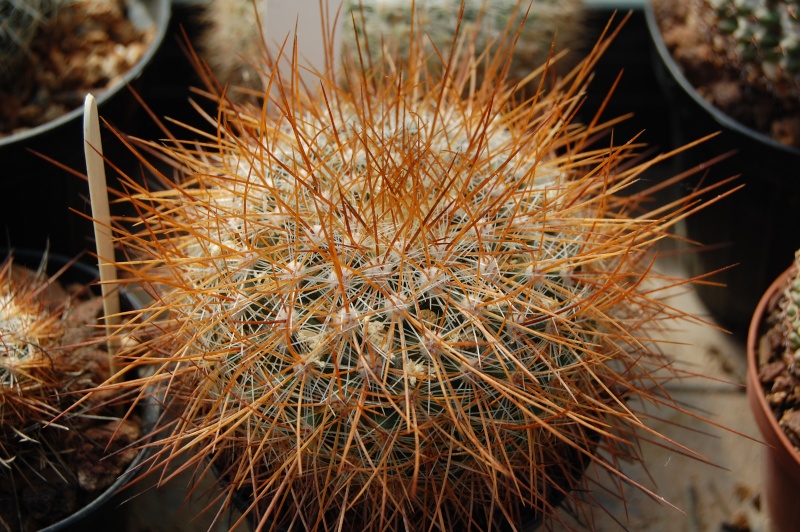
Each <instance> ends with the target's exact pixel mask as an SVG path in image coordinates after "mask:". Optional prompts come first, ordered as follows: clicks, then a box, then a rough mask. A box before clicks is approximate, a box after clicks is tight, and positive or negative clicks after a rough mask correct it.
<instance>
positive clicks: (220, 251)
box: [103, 23, 692, 530]
mask: <svg viewBox="0 0 800 532" xmlns="http://www.w3.org/2000/svg"><path fill="white" fill-rule="evenodd" d="M515 31H516V26H514V25H513V23H512V25H511V27H510V29H509V34H510V35H511V36H512V37H513V36H514V32H515ZM425 32H426V31H425V28H424V27H420V30H419V32H412V33H411V34H410V35H409V39H415V42H416V43H417V44H418V45H419V46H416V47H414V49H415V50H416V53H413V54H411V56H410V57H408V59H407V63H404V62H403V60H402V59H399V58H398V59H396V61H397V63H395V64H393V65H392V66H391V67H390V68H383V67H381V66H380V65H379V66H378V67H377V68H376V70H375V71H371V70H370V71H366V72H364V71H352V70H351V71H347V72H346V73H345V74H344V77H346V79H347V83H346V85H347V86H348V87H358V88H359V90H357V91H353V92H348V91H346V90H343V89H342V88H341V86H340V85H337V79H339V78H340V76H339V73H336V72H327V73H325V75H324V77H322V78H321V79H320V86H319V87H314V88H313V89H314V90H312V89H309V92H304V90H303V89H301V86H300V85H298V84H296V83H293V81H292V80H293V77H292V76H290V77H288V78H283V77H282V75H281V72H280V70H279V69H278V68H277V66H272V65H265V66H264V67H263V68H264V73H265V76H266V78H267V82H268V84H269V87H270V89H269V90H265V91H264V93H263V98H264V101H263V102H261V104H260V105H255V106H251V105H249V104H247V103H245V104H236V103H232V102H231V101H230V100H228V99H226V98H221V97H220V98H219V101H218V102H217V103H218V105H219V112H218V115H216V116H218V117H219V119H220V122H219V123H218V124H216V131H212V132H209V133H207V134H206V135H205V139H204V140H202V141H201V142H199V143H198V142H195V141H191V142H186V143H184V142H180V141H176V142H175V143H174V144H171V145H169V146H165V145H161V144H159V143H155V142H153V143H145V144H147V145H148V146H149V148H153V149H156V150H159V151H160V152H161V153H162V156H163V157H164V158H166V159H169V160H171V161H172V162H173V163H174V166H175V167H176V168H182V169H183V172H184V173H183V175H181V176H179V177H170V176H167V175H164V174H160V173H158V174H156V175H155V178H157V180H158V181H159V182H161V183H163V184H165V185H167V186H166V188H165V189H164V190H151V189H149V188H143V187H142V186H141V185H139V184H137V180H135V179H126V187H125V189H126V190H125V191H124V192H123V193H122V195H123V196H124V197H125V198H126V199H127V202H129V204H130V205H131V206H132V207H133V209H134V210H135V212H137V213H138V215H137V216H136V217H134V219H133V220H131V219H120V220H119V221H120V224H119V225H117V226H115V227H117V230H118V233H117V234H118V238H119V243H120V245H121V246H122V247H123V249H124V250H125V251H126V253H127V254H128V256H129V257H130V260H127V261H120V262H119V263H118V267H119V268H120V269H121V270H123V271H125V272H126V276H125V278H126V279H127V282H130V283H135V284H141V285H144V286H145V287H147V288H148V289H149V290H151V291H152V294H153V296H154V299H153V303H152V304H151V305H150V306H148V307H147V308H144V309H142V310H141V311H140V312H135V313H133V315H132V317H131V320H130V321H129V322H128V323H127V324H125V325H124V326H123V328H122V329H121V330H120V332H119V334H120V335H123V334H124V335H127V336H129V337H131V338H133V339H134V340H135V341H129V342H126V344H125V345H126V346H127V347H126V348H125V349H123V350H121V351H120V352H119V357H120V358H121V359H124V360H126V361H127V365H126V367H125V368H124V369H123V370H122V371H123V373H124V374H125V375H128V374H129V373H132V372H133V371H135V370H138V369H141V370H144V372H143V373H144V375H146V376H145V377H142V378H139V379H129V380H125V379H124V378H123V375H119V376H117V377H116V378H114V379H113V380H112V381H110V382H109V384H108V385H107V386H106V387H104V388H103V389H123V390H124V389H127V388H129V387H135V389H145V388H150V387H152V388H151V389H160V390H161V392H160V394H159V396H163V397H164V400H165V403H166V404H165V408H166V411H168V412H170V413H171V414H172V416H170V418H169V419H168V420H167V419H165V420H163V421H164V423H165V424H164V425H162V426H161V427H157V428H156V432H157V433H158V434H160V435H161V437H160V439H159V441H158V442H155V444H154V445H155V446H156V447H155V454H154V455H153V459H152V462H151V466H152V467H153V468H154V469H161V468H162V467H164V468H169V466H170V465H171V464H174V463H175V462H176V461H178V460H180V461H181V466H180V467H181V468H182V469H185V468H193V467H196V468H197V469H198V470H208V469H209V468H210V467H213V468H214V469H215V470H216V471H218V472H219V474H220V475H221V477H222V478H223V489H224V490H225V495H224V496H225V497H226V500H227V501H228V502H230V501H231V500H233V497H234V495H235V493H236V492H239V491H242V492H244V493H246V494H247V495H249V496H250V499H249V500H250V502H251V505H250V507H249V508H248V511H252V512H253V513H254V514H255V515H256V519H257V520H258V522H259V526H260V527H265V528H266V527H268V526H270V523H278V524H280V525H283V526H285V527H287V528H288V529H292V528H305V529H316V528H319V529H328V528H330V529H337V528H338V529H341V530H355V529H358V530H385V529H406V530H429V529H442V530H467V529H485V528H487V527H495V526H498V525H499V524H500V523H503V522H511V523H513V524H514V526H517V527H520V526H521V525H522V523H524V522H525V519H526V518H530V517H532V516H539V517H542V518H545V519H557V517H555V515H556V513H555V505H556V504H557V503H558V501H559V500H561V499H563V498H564V497H567V498H570V499H571V500H573V501H574V502H575V504H581V503H583V502H587V501H588V502H591V497H590V496H585V488H586V486H585V483H584V481H583V480H581V479H582V472H583V469H584V467H587V465H588V467H593V468H597V469H598V470H607V471H610V472H611V473H612V474H617V475H619V476H620V478H622V479H624V474H623V473H621V472H620V471H619V469H618V468H619V462H620V461H621V460H625V459H628V458H630V459H633V460H636V458H637V456H636V453H637V451H636V449H637V434H638V433H639V432H640V431H644V432H646V433H647V438H653V439H655V440H657V441H658V442H659V444H660V445H665V446H673V445H675V444H674V443H673V442H672V441H670V440H669V439H667V438H666V437H663V436H660V435H659V434H657V433H655V432H654V431H653V430H652V429H650V428H648V427H647V426H646V425H645V423H644V420H646V419H647V418H648V417H649V416H648V414H647V413H646V407H645V406H642V405H643V404H649V405H659V406H661V407H663V408H667V409H671V410H677V411H681V407H680V406H678V405H676V404H675V403H674V402H673V401H671V400H670V399H669V397H667V396H666V395H665V394H666V391H665V389H664V387H663V386H662V385H663V384H664V383H665V382H666V381H669V380H672V379H675V378H676V377H679V376H680V371H679V370H677V369H675V368H673V367H672V366H671V364H670V359H669V358H668V357H667V356H665V355H664V354H662V353H661V351H660V349H659V347H658V345H657V344H655V343H654V341H653V340H651V339H650V338H651V335H652V333H653V332H654V331H656V330H658V329H659V327H661V326H662V325H663V326H666V325H665V323H669V324H670V326H672V324H673V321H674V320H675V319H692V317H691V316H688V315H685V314H682V313H681V311H679V310H677V309H675V308H672V307H671V306H670V305H669V303H667V302H664V301H662V300H661V299H659V297H658V295H659V293H660V292H661V291H662V290H666V289H668V288H670V287H674V286H678V285H683V284H684V283H686V280H685V279H670V278H665V277H663V276H661V275H660V274H658V273H656V271H655V270H654V268H653V260H654V258H655V251H656V247H657V244H658V242H659V241H662V240H664V239H666V238H668V237H669V229H670V227H671V226H672V225H673V224H675V223H676V222H677V221H678V220H680V219H681V218H682V217H683V216H685V215H686V208H685V206H684V204H683V203H676V204H670V205H667V206H663V207H659V208H655V209H653V210H647V209H646V208H644V206H643V205H642V201H643V200H644V199H645V198H646V197H647V195H648V193H649V192H650V191H646V192H644V193H625V190H626V188H627V187H628V185H630V184H632V183H633V182H635V181H636V179H637V178H638V177H639V176H640V175H641V174H642V172H644V171H645V170H646V169H647V168H648V167H649V165H650V164H651V163H648V162H644V163H640V164H632V163H631V158H632V157H634V155H635V154H634V151H635V150H634V146H633V145H632V144H623V145H615V146H614V147H605V148H603V147H590V146H589V143H590V139H594V138H597V137H598V135H599V134H600V133H602V132H603V131H606V130H607V128H608V127H610V125H611V124H608V123H607V124H604V125H602V126H600V125H596V124H594V123H592V125H590V126H587V127H584V126H580V125H578V124H572V123H571V120H572V118H573V117H574V116H575V113H576V111H577V108H578V102H579V101H580V98H581V95H582V93H583V91H584V90H585V89H586V85H587V83H588V80H589V78H590V76H591V74H590V72H591V69H592V68H593V66H594V65H595V64H596V61H597V59H598V57H599V55H600V54H601V53H602V51H603V50H604V49H605V47H607V45H608V41H607V40H604V41H602V42H601V43H600V44H598V45H597V46H596V47H595V48H594V50H593V51H592V53H591V54H590V56H589V57H588V58H587V59H586V60H585V62H584V64H583V67H582V68H581V69H578V70H576V71H575V72H576V74H575V75H574V76H573V77H572V78H571V79H569V80H565V81H558V82H556V86H555V87H554V90H553V91H549V92H548V93H547V95H546V96H545V95H542V94H541V93H536V95H535V96H533V97H531V98H529V99H527V100H526V101H525V102H524V103H523V104H522V105H519V106H516V105H513V103H514V102H515V100H517V99H518V96H519V95H518V93H517V92H516V91H517V90H518V89H517V88H512V87H513V84H511V83H509V82H507V80H506V78H505V77H504V74H503V63H504V61H505V58H507V57H508V52H509V51H510V49H506V48H504V47H503V46H498V47H497V51H496V52H495V53H494V54H493V55H492V56H491V57H488V58H486V59H485V62H486V65H487V66H486V68H485V70H484V79H483V82H482V83H479V84H475V83H474V77H473V76H472V74H473V69H472V68H471V65H472V62H471V61H470V58H471V55H470V53H471V51H470V50H468V49H463V50H462V51H461V52H460V54H459V55H458V56H453V57H451V58H450V59H449V67H451V68H447V69H445V72H447V73H446V74H444V73H443V71H442V69H438V68H430V65H429V63H428V57H429V56H428V54H427V53H426V52H425V51H424V50H423V46H421V43H423V42H424V39H425V37H424V36H423V33H425ZM453 38H455V36H453ZM509 46H511V45H509ZM286 53H287V54H289V55H291V54H290V52H289V51H288V50H287V51H286ZM394 67H396V68H394ZM391 72H393V73H394V74H393V75H391V74H390V73H391ZM545 76H546V74H545ZM548 79H549V78H548ZM150 168H151V169H154V170H155V167H153V166H150ZM155 171H156V172H157V170H155ZM688 201H689V202H691V201H692V198H689V199H688ZM130 222H134V223H133V224H132V225H130ZM126 228H127V229H126ZM161 394H163V395H161ZM635 399H640V400H642V401H641V402H639V401H636V400H635ZM630 400H634V401H631V402H629V401H630ZM638 409H643V410H638ZM676 449H677V447H676ZM679 452H681V453H685V452H690V451H687V450H686V449H685V448H682V447H681V448H680V451H679ZM184 459H185V460H186V462H184V461H183V460H184ZM167 476H168V475H167ZM620 484H622V482H620ZM574 488H578V489H577V491H574V492H573V491H572V490H573V489H574Z"/></svg>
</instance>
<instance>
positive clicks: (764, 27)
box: [704, 0, 800, 98]
mask: <svg viewBox="0 0 800 532" xmlns="http://www.w3.org/2000/svg"><path fill="white" fill-rule="evenodd" d="M704 1H705V4H706V5H707V6H708V7H709V8H710V9H711V10H712V12H713V16H714V17H715V18H716V20H713V21H712V26H711V27H716V28H719V31H720V33H721V34H722V35H724V36H725V37H724V43H725V46H724V49H725V50H726V52H727V56H728V58H729V59H730V60H731V61H732V62H733V64H735V65H738V66H739V68H741V69H742V71H743V72H744V74H745V75H746V76H747V79H748V81H749V82H750V83H752V84H754V85H757V86H768V87H770V88H771V89H772V90H773V91H774V92H775V93H776V94H778V95H783V94H785V93H787V92H788V93H789V94H791V95H792V96H793V97H795V98H797V97H798V95H800V18H799V17H800V1H798V0H704Z"/></svg>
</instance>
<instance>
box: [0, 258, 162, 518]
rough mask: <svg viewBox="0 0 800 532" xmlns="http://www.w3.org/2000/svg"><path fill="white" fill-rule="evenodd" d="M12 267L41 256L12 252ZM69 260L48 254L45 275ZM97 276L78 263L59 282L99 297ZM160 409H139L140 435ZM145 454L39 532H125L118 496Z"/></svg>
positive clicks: (127, 302) (128, 300)
mask: <svg viewBox="0 0 800 532" xmlns="http://www.w3.org/2000/svg"><path fill="white" fill-rule="evenodd" d="M11 254H12V255H13V257H14V263H15V264H20V265H23V266H26V267H28V268H30V269H34V270H35V269H37V268H38V267H39V265H40V264H42V252H41V251H37V250H28V249H14V250H12V251H11ZM8 255H9V250H7V249H0V260H2V259H4V258H5V257H7V256H8ZM70 262H71V260H70V259H69V258H67V257H65V256H62V255H58V254H52V253H49V254H48V257H47V262H46V271H47V273H48V274H50V275H53V274H55V273H56V272H58V271H59V270H60V269H61V268H62V267H64V266H65V265H67V264H69V263H70ZM98 276H99V273H98V271H97V268H92V267H91V266H89V265H87V264H85V263H81V262H74V263H73V264H72V265H71V266H70V267H69V268H68V269H67V270H65V271H64V272H63V273H62V274H61V275H60V276H59V282H61V283H63V284H70V283H82V284H87V285H91V284H92V283H94V285H93V286H92V289H93V291H95V292H96V293H97V294H98V295H99V293H100V288H99V285H97V284H96V283H95V281H96V280H97V279H98ZM121 295H122V304H123V307H127V308H136V307H139V306H141V302H140V301H138V300H137V299H136V297H135V296H133V295H131V294H127V293H125V292H123V293H122V294H121ZM160 412H161V407H160V406H159V405H158V404H157V402H156V401H155V399H149V400H148V401H147V402H146V403H144V404H143V405H142V406H141V407H140V411H139V414H140V415H141V416H142V420H143V426H142V429H143V433H147V432H149V431H151V430H152V427H153V426H154V425H155V422H156V420H157V418H158V416H159V415H160ZM147 454H148V451H147V450H146V449H145V450H142V451H140V452H139V454H138V455H137V456H136V458H135V459H134V460H133V462H131V464H130V465H129V466H128V468H127V469H126V470H125V472H123V473H122V475H120V476H119V477H118V478H117V479H116V480H115V481H114V483H113V484H112V485H111V486H109V487H108V488H106V489H105V490H103V491H102V492H101V493H100V494H99V495H97V497H95V498H94V499H92V500H91V501H89V502H88V503H87V504H85V505H84V506H83V507H81V508H80V509H79V510H78V511H76V512H75V513H73V514H71V515H68V516H67V517H64V518H63V519H61V520H59V521H57V522H55V523H52V524H51V525H49V526H47V527H45V528H43V529H41V530H40V532H79V531H86V530H124V529H125V523H126V515H125V512H124V506H123V505H122V504H123V503H124V502H125V499H124V498H123V497H122V496H121V495H120V491H121V490H122V489H123V488H124V487H125V486H126V485H127V484H128V483H129V482H131V481H132V480H133V478H134V476H135V475H136V474H137V469H138V467H139V465H140V464H141V463H142V461H143V460H144V459H145V458H146V456H147Z"/></svg>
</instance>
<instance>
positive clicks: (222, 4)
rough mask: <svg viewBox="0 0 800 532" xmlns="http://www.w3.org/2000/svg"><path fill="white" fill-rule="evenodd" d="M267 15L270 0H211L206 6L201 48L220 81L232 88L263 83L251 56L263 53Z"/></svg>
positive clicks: (204, 8) (202, 15)
mask: <svg viewBox="0 0 800 532" xmlns="http://www.w3.org/2000/svg"><path fill="white" fill-rule="evenodd" d="M266 16H267V0H259V1H257V2H253V0H210V1H209V2H208V3H207V4H206V5H205V7H203V10H202V11H201V18H202V20H203V22H204V24H205V28H204V30H203V32H202V34H201V39H200V41H201V45H200V48H201V51H202V52H203V58H204V59H205V60H206V61H208V66H209V68H210V70H211V72H212V73H213V74H214V77H215V78H216V79H217V81H218V82H219V83H220V84H222V85H228V86H230V87H234V86H235V87H254V86H258V85H259V84H260V79H261V78H260V76H259V73H258V67H257V66H256V65H255V64H253V63H251V59H252V58H254V57H259V56H260V55H261V50H262V48H263V42H264V35H263V33H262V28H261V25H262V24H264V22H265V21H266ZM259 23H260V24H259ZM234 96H236V95H234Z"/></svg>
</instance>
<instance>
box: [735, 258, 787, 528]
mask: <svg viewBox="0 0 800 532" xmlns="http://www.w3.org/2000/svg"><path fill="white" fill-rule="evenodd" d="M747 396H748V399H749V400H750V408H751V409H752V411H753V415H754V416H755V418H756V421H757V422H758V427H759V429H760V430H761V433H762V434H763V436H764V442H765V443H766V445H767V447H766V449H765V451H764V452H765V459H764V487H765V492H766V493H765V494H766V502H767V508H768V509H769V515H770V518H771V523H772V526H773V529H774V530H798V529H800V507H798V505H797V494H798V493H800V251H798V252H797V254H796V256H795V262H794V264H793V265H792V267H791V268H789V269H788V270H787V271H785V272H784V273H783V274H782V275H781V276H780V277H778V279H776V280H775V282H773V283H772V285H771V286H770V287H769V289H768V290H767V291H766V292H765V293H764V296H763V297H762V298H761V301H760V302H759V304H758V307H757V309H756V312H755V313H754V314H753V320H752V322H751V323H750V330H749V334H748V337H747Z"/></svg>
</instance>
